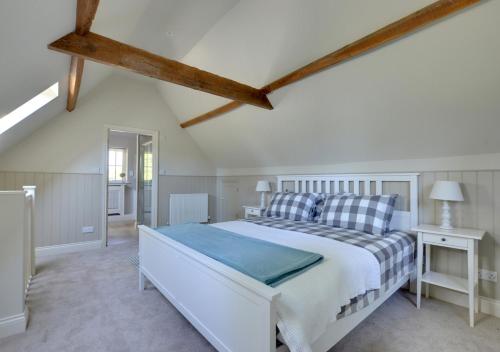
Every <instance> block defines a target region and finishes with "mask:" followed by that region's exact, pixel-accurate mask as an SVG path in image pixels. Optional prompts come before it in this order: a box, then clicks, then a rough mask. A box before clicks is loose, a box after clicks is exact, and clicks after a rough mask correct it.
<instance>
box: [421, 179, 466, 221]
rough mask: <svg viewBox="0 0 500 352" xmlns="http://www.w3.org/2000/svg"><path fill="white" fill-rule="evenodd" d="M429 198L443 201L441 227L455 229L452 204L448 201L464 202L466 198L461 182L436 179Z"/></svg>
mask: <svg viewBox="0 0 500 352" xmlns="http://www.w3.org/2000/svg"><path fill="white" fill-rule="evenodd" d="M429 198H431V199H436V200H442V201H443V208H442V209H441V226H440V227H441V228H442V229H445V230H451V229H453V226H452V225H451V213H450V204H449V203H448V202H450V201H451V202H462V201H463V200H464V196H463V194H462V190H461V189H460V184H459V183H458V182H455V181H436V182H435V183H434V186H433V187H432V191H431V195H430V197H429Z"/></svg>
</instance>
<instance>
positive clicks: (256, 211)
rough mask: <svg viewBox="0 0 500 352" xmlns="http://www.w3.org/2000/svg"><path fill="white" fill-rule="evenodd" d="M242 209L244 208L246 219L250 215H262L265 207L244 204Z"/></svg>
mask: <svg viewBox="0 0 500 352" xmlns="http://www.w3.org/2000/svg"><path fill="white" fill-rule="evenodd" d="M243 209H245V219H248V218H250V217H252V216H262V214H263V213H264V210H265V209H261V208H260V207H259V206H250V205H244V206H243Z"/></svg>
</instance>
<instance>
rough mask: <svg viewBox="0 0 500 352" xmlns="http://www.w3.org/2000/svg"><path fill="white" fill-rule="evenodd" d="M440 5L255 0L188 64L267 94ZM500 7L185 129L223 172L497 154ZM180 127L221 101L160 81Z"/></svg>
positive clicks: (226, 20) (474, 11)
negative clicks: (264, 103) (285, 79)
mask: <svg viewBox="0 0 500 352" xmlns="http://www.w3.org/2000/svg"><path fill="white" fill-rule="evenodd" d="M431 2H432V0H415V1H398V0H379V1H366V0H316V1H313V2H310V1H302V0H275V1H266V0H252V1H241V2H239V3H238V4H237V5H236V6H234V7H233V8H232V9H231V10H230V11H229V12H228V13H227V14H226V15H225V16H224V17H223V18H222V19H221V20H220V21H219V22H218V23H217V24H216V25H215V26H214V27H212V29H211V30H210V31H209V32H208V33H207V34H206V35H205V36H204V37H203V39H202V40H201V41H200V42H198V44H197V45H196V46H195V47H194V48H193V49H192V50H191V51H190V52H189V53H188V54H187V55H186V56H185V57H184V59H183V61H184V62H185V63H187V64H191V65H194V66H197V67H200V68H203V69H206V70H209V71H212V72H215V73H217V74H220V75H224V76H227V77H231V78H233V79H235V80H238V81H241V82H244V83H247V84H250V85H252V86H256V87H260V86H263V85H264V84H266V83H268V82H270V81H272V80H273V79H276V78H278V77H280V76H282V75H283V74H286V73H288V72H290V71H291V70H294V69H296V68H298V67H300V66H302V65H305V64H307V63H309V62H311V61H312V60H314V59H316V58H318V57H321V56H323V55H325V54H327V53H329V52H331V51H333V50H335V49H337V48H340V47H341V46H343V45H345V44H347V43H349V42H352V41H353V40H356V39H358V38H360V37H362V36H364V35H366V34H368V33H370V32H372V31H374V30H376V29H378V28H380V27H382V26H384V25H386V24H388V23H390V22H392V21H395V20H397V19H399V18H401V17H403V16H405V15H407V14H409V13H411V12H413V11H416V10H418V9H420V8H422V7H424V6H426V5H428V4H430V3H431ZM499 14H500V1H486V2H482V3H481V4H480V5H478V6H475V7H473V8H471V9H468V10H466V11H464V12H463V13H459V14H457V15H455V16H452V17H450V18H447V19H445V20H443V21H440V22H439V23H437V24H435V25H433V26H431V27H429V28H426V29H424V30H422V31H420V32H418V33H416V34H413V35H411V36H408V37H406V38H404V39H402V40H399V41H398V42H396V43H393V44H389V45H387V46H385V47H383V48H381V49H380V50H376V51H374V52H372V53H369V54H367V55H364V56H362V57H360V58H357V59H355V60H352V61H350V62H348V63H345V64H342V65H340V66H338V67H334V68H331V69H329V70H327V71H325V72H322V73H320V74H317V75H315V76H313V77H310V78H308V79H306V80H304V81H301V82H298V83H296V84H294V85H291V86H288V87H286V88H284V89H281V90H279V91H277V92H275V93H273V94H272V95H270V99H271V101H272V103H273V105H274V106H275V109H274V110H272V111H266V110H263V109H258V108H255V107H251V106H244V107H242V108H239V109H238V110H236V111H233V112H230V113H228V114H225V115H223V116H220V117H217V118H215V119H213V120H210V121H207V122H205V123H202V124H199V125H196V126H193V127H190V128H188V131H189V133H190V134H191V136H192V137H193V139H194V140H195V141H196V142H197V143H198V144H199V145H200V147H201V149H202V150H204V151H205V153H206V154H207V155H209V156H210V157H211V158H212V159H213V161H214V162H215V164H216V165H217V166H218V167H222V168H241V167H246V168H248V167H265V166H289V165H321V164H336V163H343V162H356V161H374V160H393V159H412V158H431V157H444V156H454V155H468V154H481V153H492V152H499V151H500V138H498V133H499V131H500V99H499V96H498V92H500V65H498V62H500V41H499V40H498V34H499V33H500V21H498V15H499ZM159 86H160V89H161V91H162V94H163V96H164V97H165V99H166V100H167V102H168V104H169V105H170V106H171V108H172V109H173V111H174V112H175V114H176V115H177V116H178V118H179V120H180V121H184V120H187V119H188V118H191V117H195V116H197V115H199V114H201V113H205V112H207V111H209V110H211V109H213V108H215V107H218V106H220V105H222V104H224V103H226V102H227V100H225V99H221V98H219V97H215V96H210V95H207V94H203V93H199V92H196V91H192V90H188V89H185V88H183V87H179V86H172V85H166V84H162V83H160V84H159Z"/></svg>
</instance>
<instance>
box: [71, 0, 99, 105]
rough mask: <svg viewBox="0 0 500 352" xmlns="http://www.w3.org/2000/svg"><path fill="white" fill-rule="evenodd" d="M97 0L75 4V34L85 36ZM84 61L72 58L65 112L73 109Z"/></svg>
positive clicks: (95, 8)
mask: <svg viewBox="0 0 500 352" xmlns="http://www.w3.org/2000/svg"><path fill="white" fill-rule="evenodd" d="M98 6H99V0H78V1H77V4H76V25H75V32H76V33H78V34H81V35H84V34H87V33H88V32H89V31H90V27H91V26H92V21H93V20H94V17H95V14H96V12H97V7H98ZM84 64H85V61H84V60H83V59H82V58H79V57H76V56H72V57H71V65H70V68H69V82H68V101H67V103H66V110H68V111H73V110H74V109H75V105H76V100H77V99H78V93H79V92H80V85H81V83H82V74H83V66H84Z"/></svg>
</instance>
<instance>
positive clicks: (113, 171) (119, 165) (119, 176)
mask: <svg viewBox="0 0 500 352" xmlns="http://www.w3.org/2000/svg"><path fill="white" fill-rule="evenodd" d="M126 158H127V149H125V148H110V149H109V153H108V181H109V182H121V181H126V180H127V171H126V170H127V159H126Z"/></svg>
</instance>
